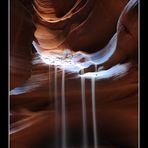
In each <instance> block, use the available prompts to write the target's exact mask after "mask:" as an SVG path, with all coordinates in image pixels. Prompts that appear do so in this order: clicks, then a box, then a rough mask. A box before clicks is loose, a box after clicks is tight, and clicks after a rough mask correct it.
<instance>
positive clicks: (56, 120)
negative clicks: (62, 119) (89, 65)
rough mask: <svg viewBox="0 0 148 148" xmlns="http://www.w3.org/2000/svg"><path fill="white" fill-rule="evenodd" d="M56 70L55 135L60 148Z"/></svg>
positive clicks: (56, 144) (57, 145) (55, 76)
mask: <svg viewBox="0 0 148 148" xmlns="http://www.w3.org/2000/svg"><path fill="white" fill-rule="evenodd" d="M54 70H55V75H54V99H55V135H56V139H55V147H56V148H59V126H58V122H59V120H58V119H59V118H58V117H59V116H58V115H59V109H58V97H57V90H58V86H57V67H56V65H55V66H54Z"/></svg>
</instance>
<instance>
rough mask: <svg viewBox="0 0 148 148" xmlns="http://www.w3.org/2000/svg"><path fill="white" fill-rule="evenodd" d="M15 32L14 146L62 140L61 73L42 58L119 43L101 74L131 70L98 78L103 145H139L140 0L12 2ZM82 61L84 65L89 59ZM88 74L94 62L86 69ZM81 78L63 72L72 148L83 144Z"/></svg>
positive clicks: (39, 146) (45, 146)
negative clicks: (124, 68) (116, 69)
mask: <svg viewBox="0 0 148 148" xmlns="http://www.w3.org/2000/svg"><path fill="white" fill-rule="evenodd" d="M10 29H11V49H10V90H11V91H10V105H11V107H10V112H11V113H10V144H11V148H49V147H51V148H53V147H56V146H55V145H54V144H55V142H57V141H56V138H57V137H58V138H57V139H61V138H60V135H61V116H62V115H61V108H62V91H61V90H62V69H61V68H60V67H58V68H57V69H56V67H55V66H54V65H48V64H47V63H45V62H44V60H43V59H42V57H46V58H47V57H48V56H49V58H50V54H51V51H56V52H58V50H62V51H63V50H64V49H70V50H72V51H73V52H74V53H78V52H79V51H81V52H83V53H87V54H91V53H94V52H98V51H103V49H104V48H105V47H108V48H111V47H112V46H113V45H114V44H115V45H116V46H115V52H114V53H113V54H112V55H111V56H110V58H108V59H107V60H106V61H104V62H103V63H100V64H98V65H97V66H98V67H100V66H103V70H104V71H110V69H111V68H112V67H114V66H115V65H117V64H125V63H130V67H129V69H128V71H127V72H126V73H125V74H124V75H123V76H122V77H109V78H105V79H104V78H103V76H102V77H101V78H100V79H98V80H96V81H95V98H96V99H95V101H96V117H97V132H98V141H99V144H98V145H99V147H109V148H112V147H115V148H119V147H127V148H128V147H129V148H136V147H138V1H137V0H130V1H128V0H110V1H108V0H71V1H68V0H56V1H54V0H34V1H27V0H26V1H23V0H20V1H19V0H13V1H11V28H10ZM32 41H34V43H35V45H36V47H37V48H36V49H37V51H35V50H34V49H33V47H32ZM109 41H111V42H109ZM105 54H107V53H105ZM100 56H101V55H100ZM99 59H100V57H97V60H99ZM79 60H80V63H81V64H83V62H85V58H84V57H81V59H79ZM55 70H57V79H55V78H56V76H55ZM90 71H94V67H93V65H89V66H88V67H87V68H85V70H84V72H85V73H86V72H90ZM101 71H102V70H100V72H101ZM78 73H79V71H78V72H68V71H65V91H64V92H65V103H66V123H67V132H68V136H67V137H68V140H67V141H68V143H69V146H67V147H68V148H72V147H75V148H79V147H83V146H82V139H83V136H82V100H81V76H80V75H79V74H78ZM55 80H57V87H56V89H57V94H56V95H57V96H56V98H57V100H58V103H57V107H56V106H55V101H56V99H55ZM85 87H86V88H85V90H86V94H85V96H86V109H87V111H86V113H87V129H88V147H93V130H92V126H93V123H92V106H91V104H92V102H91V95H92V94H91V80H90V79H86V81H85ZM58 142H59V145H58V146H57V147H58V148H60V147H61V142H60V140H59V141H58Z"/></svg>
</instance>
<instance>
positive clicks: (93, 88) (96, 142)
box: [91, 77, 98, 148]
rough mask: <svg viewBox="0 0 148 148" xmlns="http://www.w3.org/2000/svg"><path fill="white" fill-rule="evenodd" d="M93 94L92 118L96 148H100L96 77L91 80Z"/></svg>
mask: <svg viewBox="0 0 148 148" xmlns="http://www.w3.org/2000/svg"><path fill="white" fill-rule="evenodd" d="M91 92H92V118H93V134H94V148H98V135H97V125H96V108H95V77H92V79H91Z"/></svg>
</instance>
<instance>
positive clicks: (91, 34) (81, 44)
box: [34, 0, 127, 52]
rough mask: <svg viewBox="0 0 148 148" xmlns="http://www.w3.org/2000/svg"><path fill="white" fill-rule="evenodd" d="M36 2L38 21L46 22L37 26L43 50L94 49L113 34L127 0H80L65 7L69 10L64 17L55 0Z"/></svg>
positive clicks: (103, 44) (102, 45) (104, 42)
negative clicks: (58, 13)
mask: <svg viewBox="0 0 148 148" xmlns="http://www.w3.org/2000/svg"><path fill="white" fill-rule="evenodd" d="M34 3H35V4H34V7H35V10H36V13H37V15H38V16H39V17H38V19H37V20H36V21H37V22H38V23H41V24H46V26H47V27H45V25H42V26H41V25H39V24H38V23H37V26H36V32H35V37H36V39H37V40H38V42H39V44H40V47H41V48H43V50H51V49H60V48H61V49H63V48H69V49H72V50H77V51H79V50H83V51H86V52H92V51H97V50H100V49H101V48H103V47H104V46H105V45H106V44H107V42H108V41H109V40H110V38H111V37H112V36H113V34H114V33H115V31H116V24H117V21H118V18H119V15H120V13H121V11H122V10H123V8H124V6H125V5H126V3H127V1H121V0H110V1H107V0H103V1H100V0H77V1H75V4H73V7H72V8H69V7H66V8H67V12H65V13H64V14H63V16H61V17H58V15H56V12H57V11H58V10H59V11H60V8H58V7H56V6H55V5H57V4H55V3H56V2H55V1H52V0H51V1H49V0H47V1H46V3H45V1H41V0H35V1H34ZM60 3H61V4H62V1H59V3H58V4H59V5H60ZM64 8H65V7H64ZM68 8H69V10H68ZM63 10H64V9H63ZM45 32H46V35H47V36H49V37H48V38H46V37H45V36H44V34H45Z"/></svg>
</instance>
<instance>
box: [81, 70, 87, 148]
mask: <svg viewBox="0 0 148 148" xmlns="http://www.w3.org/2000/svg"><path fill="white" fill-rule="evenodd" d="M81 74H84V69H82V70H81ZM81 92H82V120H83V148H87V145H88V144H87V120H86V100H85V99H86V98H85V78H84V77H81Z"/></svg>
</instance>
